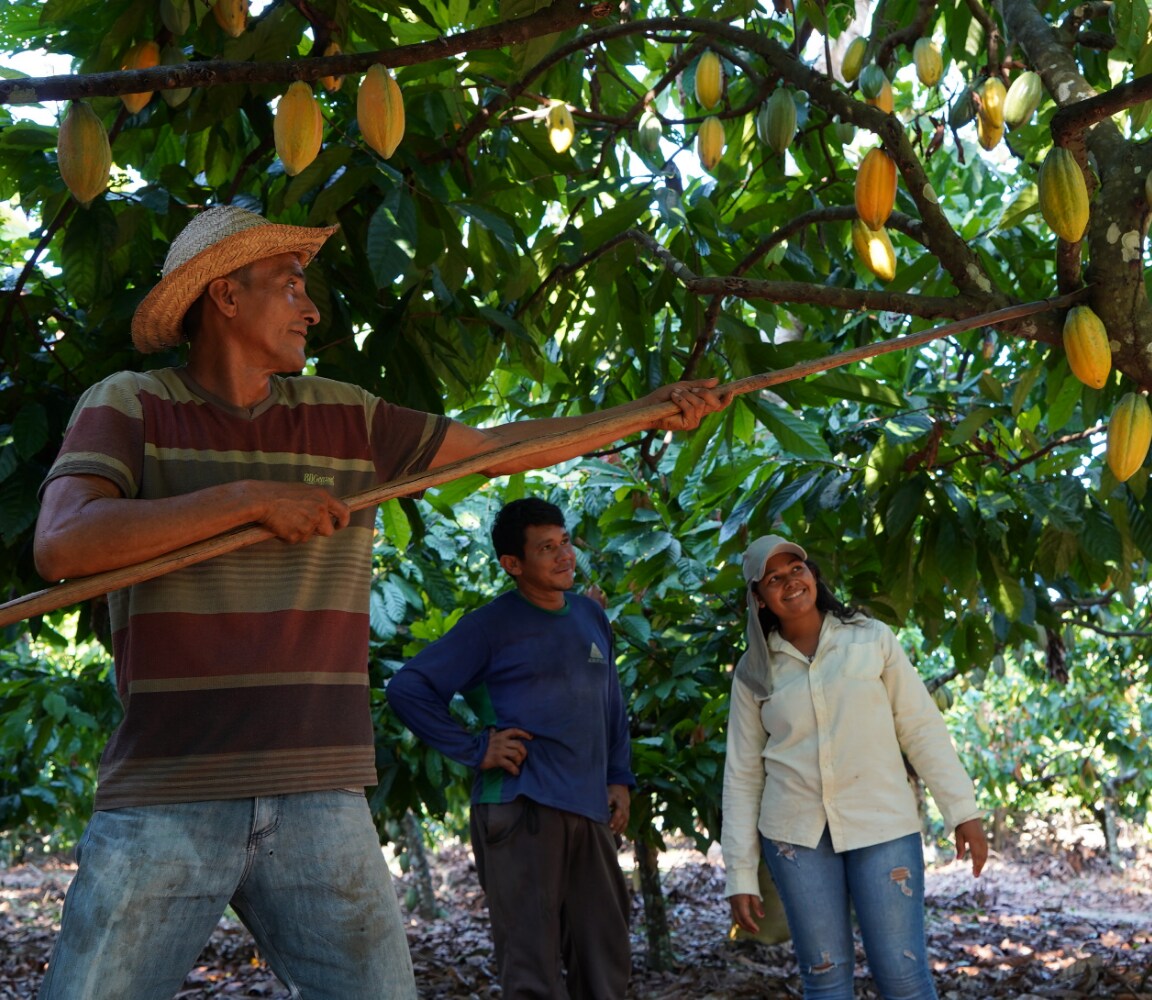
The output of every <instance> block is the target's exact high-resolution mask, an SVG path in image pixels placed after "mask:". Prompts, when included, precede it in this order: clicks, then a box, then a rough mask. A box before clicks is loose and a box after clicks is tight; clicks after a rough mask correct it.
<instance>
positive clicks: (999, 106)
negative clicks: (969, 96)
mask: <svg viewBox="0 0 1152 1000" xmlns="http://www.w3.org/2000/svg"><path fill="white" fill-rule="evenodd" d="M1007 96H1008V91H1007V89H1006V88H1005V86H1004V81H1003V80H1001V79H1000V77H998V76H990V77H988V79H987V80H985V81H984V86H983V87H981V88H980V114H982V115H983V116H984V117H985V118H987V119H988V121H989V122H990V123H991V124H992V125H1003V124H1004V99H1005V98H1006V97H1007Z"/></svg>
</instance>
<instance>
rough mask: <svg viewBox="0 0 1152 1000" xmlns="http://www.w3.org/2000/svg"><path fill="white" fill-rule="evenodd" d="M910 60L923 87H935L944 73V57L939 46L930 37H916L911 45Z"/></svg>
mask: <svg viewBox="0 0 1152 1000" xmlns="http://www.w3.org/2000/svg"><path fill="white" fill-rule="evenodd" d="M912 61H913V62H914V63H915V64H916V76H917V77H919V79H920V82H921V83H922V84H924V86H925V87H935V86H936V84H938V83H939V82H940V77H941V76H942V75H943V73H944V57H943V56H942V55H941V54H940V47H939V46H938V45H937V44H936V43H935V42H934V41H932V39H931V38H918V39H917V40H916V44H915V45H914V46H912Z"/></svg>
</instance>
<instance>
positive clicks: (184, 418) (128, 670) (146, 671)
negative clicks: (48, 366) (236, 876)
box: [41, 368, 448, 809]
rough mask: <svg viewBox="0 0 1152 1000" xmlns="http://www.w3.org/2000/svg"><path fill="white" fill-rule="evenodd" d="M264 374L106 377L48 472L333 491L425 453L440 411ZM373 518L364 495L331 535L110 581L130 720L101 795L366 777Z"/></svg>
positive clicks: (103, 798)
mask: <svg viewBox="0 0 1152 1000" xmlns="http://www.w3.org/2000/svg"><path fill="white" fill-rule="evenodd" d="M271 388H272V392H271V394H270V395H269V397H268V399H266V400H265V401H264V402H263V403H261V404H260V405H259V406H257V407H255V408H254V409H252V410H247V409H244V408H240V407H236V406H232V405H231V404H229V403H226V402H224V401H223V400H220V399H217V398H215V397H213V396H211V395H210V394H208V393H207V392H206V391H205V390H203V389H202V388H200V387H199V386H198V385H197V384H196V383H195V382H194V381H193V380H192V378H191V376H190V375H189V374H188V373H187V371H186V370H185V369H183V368H168V369H163V370H159V371H154V372H145V373H136V372H120V373H118V374H116V375H113V376H111V377H110V378H108V379H105V380H104V381H103V382H100V383H99V384H97V385H95V386H93V387H92V388H91V389H89V390H88V391H87V392H86V393H85V394H84V395H83V396H82V397H81V399H80V402H79V403H78V404H77V407H76V411H75V413H74V414H73V416H72V419H71V422H70V423H69V426H68V431H67V433H66V435H65V438H64V443H63V446H62V448H61V451H60V455H59V456H58V458H57V459H56V462H55V464H54V465H53V466H52V469H51V470H50V472H49V474H48V478H47V479H46V480H45V485H47V483H48V482H50V481H51V480H53V479H55V478H57V477H59V476H67V475H96V476H102V477H103V478H105V479H108V480H110V481H111V482H113V483H115V484H116V486H117V487H118V488H119V489H120V491H121V493H122V494H123V495H124V496H125V497H129V498H138V499H158V498H163V497H170V496H176V495H180V494H184V493H190V492H193V491H195V490H199V489H203V488H205V487H209V486H214V485H217V484H221V483H227V482H233V481H236V480H239V479H260V480H274V481H279V482H289V483H308V484H312V485H317V486H321V487H323V488H324V489H326V490H328V491H329V492H330V493H332V494H334V495H335V496H338V497H344V496H348V495H349V494H352V493H358V492H360V491H363V490H366V489H370V488H371V487H373V486H375V485H377V484H379V483H380V482H384V481H388V480H391V479H396V478H398V477H400V476H404V475H407V474H410V473H414V472H420V471H423V470H424V469H426V468H427V467H428V466H429V464H430V463H431V461H432V459H433V458H434V456H435V454H436V452H437V449H438V448H439V446H440V444H441V442H442V441H443V438H444V434H445V432H446V430H447V427H448V420H447V418H445V417H438V416H433V415H430V414H426V413H420V412H417V411H415V410H409V409H405V408H403V407H399V406H394V405H392V404H390V403H387V402H385V401H384V400H381V399H379V398H377V397H375V396H372V395H370V394H369V393H367V392H365V391H364V390H363V389H361V388H359V387H357V386H353V385H348V384H345V383H342V382H334V381H330V380H328V379H322V378H316V377H310V376H305V377H292V378H280V377H276V378H273V379H272V381H271ZM41 490H43V487H41ZM129 516H130V515H129ZM374 526H375V509H374V508H369V509H365V510H361V511H357V512H354V513H353V515H352V519H351V523H350V524H349V526H348V527H347V528H346V529H344V530H342V531H337V532H336V533H335V534H333V535H331V536H330V537H315V538H312V539H310V540H308V541H307V542H304V543H302V544H298V545H290V544H287V543H285V542H281V541H279V540H276V539H273V540H270V541H266V542H261V543H259V544H256V545H252V546H249V547H248V548H244V549H241V550H239V551H236V552H232V553H228V554H225V555H222V556H218V557H216V558H214V559H210V560H208V561H207V562H202V563H199V564H197V565H194V566H189V567H187V568H185V569H180V570H176V571H175V572H172V573H169V574H167V575H166V576H161V577H159V578H157V579H155V580H148V581H146V582H144V583H140V584H136V585H135V586H132V587H128V588H125V589H123V590H119V591H116V592H114V593H113V594H110V595H109V605H110V610H111V620H112V632H113V653H114V657H115V662H116V685H117V690H118V692H119V696H120V700H121V702H122V703H123V706H124V719H123V721H122V722H121V724H120V726H119V727H118V728H117V730H116V732H115V733H114V734H113V736H112V738H111V740H110V741H109V743H108V746H107V747H106V748H105V751H104V755H103V757H102V759H101V762H100V775H99V785H98V788H97V793H96V808H97V809H113V808H117V807H121V806H129V805H147V804H159V803H167V802H195V801H203V800H208V799H229V798H245V797H248V796H255V795H275V794H285V793H292V792H306V791H317V790H322V789H329V788H343V787H360V786H366V785H374V784H376V768H375V752H374V747H373V732H372V720H371V715H370V711H369V690H368V671H367V665H368V603H369V584H370V580H371V571H372V560H371V556H372V535H373V530H374Z"/></svg>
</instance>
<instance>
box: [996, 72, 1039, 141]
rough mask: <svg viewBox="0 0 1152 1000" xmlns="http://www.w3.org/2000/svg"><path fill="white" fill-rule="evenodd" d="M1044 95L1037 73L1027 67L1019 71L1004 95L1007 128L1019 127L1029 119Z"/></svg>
mask: <svg viewBox="0 0 1152 1000" xmlns="http://www.w3.org/2000/svg"><path fill="white" fill-rule="evenodd" d="M1043 96H1044V84H1043V83H1042V82H1041V81H1040V77H1039V75H1037V74H1036V73H1033V72H1032V70H1030V69H1028V70H1025V71H1024V72H1023V73H1021V74H1020V75H1019V76H1018V77H1016V79H1015V80H1013V81H1012V85H1011V86H1010V87H1009V88H1008V93H1007V94H1006V95H1005V97H1004V124H1005V125H1007V126H1008V127H1009V128H1019V127H1020V126H1021V125H1023V124H1024V123H1025V122H1027V121H1029V120H1030V119H1031V118H1032V116H1033V115H1034V114H1035V113H1036V109H1037V108H1038V107H1040V98H1041V97H1043Z"/></svg>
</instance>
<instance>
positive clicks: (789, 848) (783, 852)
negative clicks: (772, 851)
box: [772, 840, 796, 861]
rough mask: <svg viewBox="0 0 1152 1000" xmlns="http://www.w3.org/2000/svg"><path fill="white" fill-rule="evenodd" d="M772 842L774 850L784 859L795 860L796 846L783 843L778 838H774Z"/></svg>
mask: <svg viewBox="0 0 1152 1000" xmlns="http://www.w3.org/2000/svg"><path fill="white" fill-rule="evenodd" d="M772 843H773V844H774V845H775V847H776V852H777V853H778V854H779V855H780V857H782V858H784V859H785V860H786V861H795V860H796V848H795V847H794V846H793V845H792V844H785V843H783V842H782V841H779V840H774V841H772Z"/></svg>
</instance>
